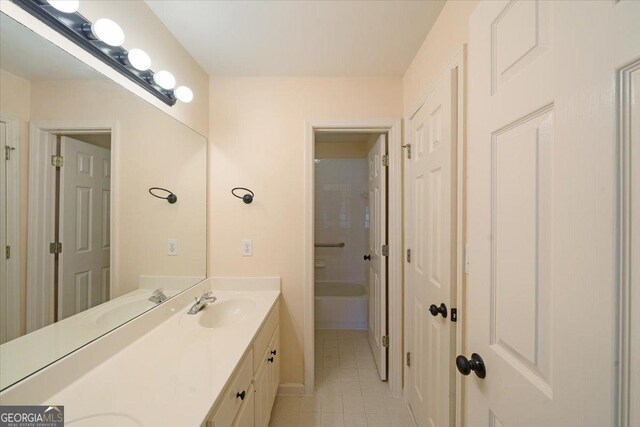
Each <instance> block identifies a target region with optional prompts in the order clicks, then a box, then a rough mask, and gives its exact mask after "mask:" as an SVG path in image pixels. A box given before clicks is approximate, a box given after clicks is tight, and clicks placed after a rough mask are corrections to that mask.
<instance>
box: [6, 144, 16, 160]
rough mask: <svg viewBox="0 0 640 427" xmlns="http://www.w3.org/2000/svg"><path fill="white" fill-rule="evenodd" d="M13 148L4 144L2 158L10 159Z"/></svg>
mask: <svg viewBox="0 0 640 427" xmlns="http://www.w3.org/2000/svg"><path fill="white" fill-rule="evenodd" d="M13 150H15V148H14V147H9V146H8V145H5V146H4V159H5V160H11V152H12V151H13Z"/></svg>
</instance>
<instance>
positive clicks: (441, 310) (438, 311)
mask: <svg viewBox="0 0 640 427" xmlns="http://www.w3.org/2000/svg"><path fill="white" fill-rule="evenodd" d="M429 312H430V313H431V315H432V316H433V317H435V316H437V315H438V314H442V317H444V318H445V319H446V318H447V306H446V305H444V303H442V304H440V307H438V306H437V305H435V304H431V306H430V307H429Z"/></svg>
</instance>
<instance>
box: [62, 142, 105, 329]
mask: <svg viewBox="0 0 640 427" xmlns="http://www.w3.org/2000/svg"><path fill="white" fill-rule="evenodd" d="M91 136H92V137H93V138H87V139H86V140H87V141H93V142H95V141H96V140H100V139H106V142H102V141H101V145H102V146H98V145H94V144H92V143H89V142H84V141H81V140H80V139H78V138H79V136H76V138H71V137H68V136H62V137H61V138H60V153H61V155H62V158H63V159H64V161H66V163H63V166H62V167H61V168H59V177H60V178H59V184H58V189H59V191H58V192H57V193H58V194H57V200H58V206H59V208H58V215H57V221H56V226H57V228H58V232H57V233H56V235H57V236H59V237H58V239H59V241H60V242H61V243H62V244H63V248H64V250H63V251H62V252H61V253H60V254H59V257H58V265H57V267H58V274H57V275H56V276H57V278H58V285H57V286H56V293H57V304H58V316H57V320H61V319H64V318H66V317H69V316H72V315H74V314H77V313H79V312H81V311H84V310H86V309H88V308H91V307H94V306H96V305H98V304H102V303H103V302H105V301H107V300H108V299H109V281H110V280H109V277H110V270H109V267H110V257H109V252H110V228H111V227H110V219H111V217H110V200H111V197H110V192H111V180H110V174H111V150H110V147H107V148H105V147H104V146H105V145H107V144H110V140H111V137H110V135H104V134H98V135H91ZM100 137H103V138H100ZM104 137H106V138H104Z"/></svg>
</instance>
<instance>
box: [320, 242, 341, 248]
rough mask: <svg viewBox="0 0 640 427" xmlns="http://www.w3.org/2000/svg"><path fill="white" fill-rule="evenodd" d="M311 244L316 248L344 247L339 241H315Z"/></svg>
mask: <svg viewBox="0 0 640 427" xmlns="http://www.w3.org/2000/svg"><path fill="white" fill-rule="evenodd" d="M313 246H315V247H316V248H344V242H340V243H316V244H314V245H313Z"/></svg>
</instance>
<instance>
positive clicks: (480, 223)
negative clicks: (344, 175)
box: [459, 1, 640, 427]
mask: <svg viewBox="0 0 640 427" xmlns="http://www.w3.org/2000/svg"><path fill="white" fill-rule="evenodd" d="M639 22H640V2H633V1H618V2H615V1H566V2H551V1H494V2H480V4H479V5H478V7H477V8H476V10H475V12H474V13H473V15H472V17H471V20H470V42H469V70H470V74H469V82H468V88H469V133H468V135H469V138H468V141H469V143H468V170H469V178H468V184H469V185H468V190H469V204H468V207H469V208H468V221H469V222H468V231H469V233H468V234H469V276H468V287H467V298H466V304H467V305H466V307H467V319H466V327H467V329H466V334H467V350H466V351H467V353H465V355H464V357H466V358H469V357H470V354H469V353H477V354H478V355H479V356H480V357H481V358H482V359H483V361H484V367H485V369H486V378H485V379H481V378H479V377H478V376H476V375H474V372H470V376H468V377H466V378H467V379H466V385H467V387H466V389H467V390H468V396H467V397H468V399H467V407H468V416H467V424H468V425H469V426H474V427H488V426H491V427H493V426H504V427H509V426H518V427H540V426H546V427H590V426H593V427H600V426H609V425H612V420H613V419H614V406H615V405H614V388H615V381H614V372H615V369H616V364H617V362H616V360H615V356H614V355H615V348H616V342H615V341H616V338H615V336H614V333H613V331H614V330H615V328H614V324H613V322H614V318H616V316H617V314H616V313H615V308H614V307H615V306H616V301H615V295H616V292H615V289H616V282H617V279H616V277H617V269H618V266H617V259H616V256H615V254H616V249H615V230H616V223H617V217H616V212H617V198H616V194H617V188H616V182H617V174H618V172H619V167H618V162H617V149H616V134H617V133H618V130H619V129H618V126H619V122H618V118H617V117H616V116H617V114H616V105H617V103H618V100H616V92H615V89H616V79H617V76H618V70H619V69H620V67H623V66H625V65H627V64H629V63H630V62H632V61H634V60H635V61H637V60H638V58H639V57H640V26H638V23H639ZM459 362H460V366H461V368H462V369H463V370H465V369H466V370H468V368H469V367H472V368H475V371H476V372H478V371H479V370H480V369H479V368H480V364H479V363H475V364H473V365H470V364H468V363H466V361H465V359H460V360H459ZM634 405H635V406H637V402H636V403H634Z"/></svg>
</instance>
